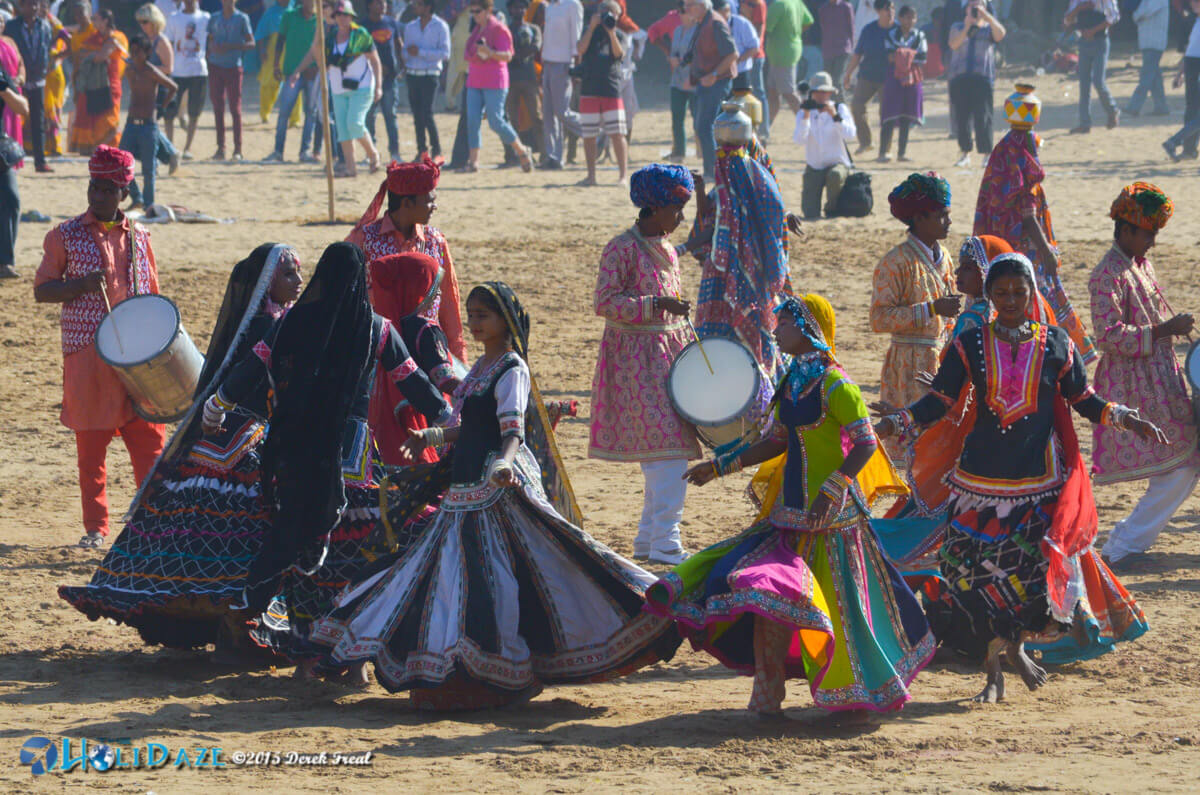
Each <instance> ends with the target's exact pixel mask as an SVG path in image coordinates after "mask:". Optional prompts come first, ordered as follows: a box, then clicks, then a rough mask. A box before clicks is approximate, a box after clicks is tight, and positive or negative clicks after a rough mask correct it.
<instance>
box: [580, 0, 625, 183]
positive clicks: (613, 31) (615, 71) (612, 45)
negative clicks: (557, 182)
mask: <svg viewBox="0 0 1200 795" xmlns="http://www.w3.org/2000/svg"><path fill="white" fill-rule="evenodd" d="M620 16H621V7H620V6H619V5H617V3H616V2H615V0H604V2H603V3H601V4H600V7H599V8H598V9H596V13H595V14H593V15H592V18H591V20H590V21H589V22H588V25H587V28H586V29H585V30H584V32H583V35H582V36H580V37H579V69H578V71H579V77H580V87H579V124H580V130H581V135H580V137H581V138H583V151H584V154H585V155H586V157H587V170H588V175H587V178H586V179H584V180H583V181H582V182H580V183H579V184H580V185H595V184H596V157H597V152H598V149H599V147H598V145H597V139H598V138H599V137H600V131H601V130H603V131H604V134H605V135H606V136H608V139H609V140H610V141H612V148H613V154H614V155H615V156H616V159H617V169H618V170H619V172H620V176H619V178H618V184H621V185H624V184H625V168H626V165H627V163H628V161H629V154H628V150H627V149H626V147H625V103H624V102H623V101H622V100H621V82H622V74H621V58H623V57H624V55H625V50H626V49H627V48H628V47H629V37H628V36H627V35H626V34H625V33H624V32H622V31H620V30H618V29H617V20H618V19H619V18H620Z"/></svg>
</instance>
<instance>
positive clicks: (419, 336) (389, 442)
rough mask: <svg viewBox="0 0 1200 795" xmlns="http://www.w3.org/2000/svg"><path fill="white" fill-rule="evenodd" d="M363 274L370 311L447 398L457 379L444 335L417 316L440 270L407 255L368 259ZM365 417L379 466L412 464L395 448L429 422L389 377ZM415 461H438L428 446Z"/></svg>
mask: <svg viewBox="0 0 1200 795" xmlns="http://www.w3.org/2000/svg"><path fill="white" fill-rule="evenodd" d="M367 272H368V278H369V279H370V283H371V289H370V297H371V305H372V306H373V307H374V308H375V312H376V313H377V314H379V315H382V316H383V317H385V318H387V319H388V320H389V321H391V323H392V325H394V326H395V327H396V330H397V331H399V332H400V336H401V337H403V338H404V345H405V346H406V347H407V348H408V351H409V353H410V354H411V355H412V358H413V360H414V361H415V362H416V363H417V366H418V367H420V368H421V369H422V370H424V371H425V374H426V375H427V376H429V381H430V383H432V384H433V385H434V386H436V387H437V388H438V389H440V390H441V391H442V392H444V393H446V394H451V393H453V392H454V390H455V389H456V388H457V387H458V384H459V381H460V378H459V375H458V374H457V373H456V372H455V369H454V363H453V360H452V359H451V357H450V347H449V344H448V343H447V341H446V335H445V334H444V333H443V332H442V329H441V327H440V326H438V324H437V323H434V322H433V321H432V320H429V319H428V318H426V317H424V316H423V314H422V313H424V312H425V311H426V310H427V309H428V307H429V306H430V305H431V304H432V303H433V301H434V300H436V298H437V295H438V291H439V290H440V288H441V285H442V280H443V279H444V278H445V272H444V271H443V270H442V267H441V266H440V265H438V263H437V260H435V259H434V258H433V257H431V256H429V255H428V254H422V253H420V252H416V251H412V252H409V253H407V254H388V255H386V256H383V257H380V258H379V259H377V260H372V261H371V263H370V265H368V266H367ZM367 416H368V420H369V422H370V425H371V432H372V434H374V437H375V443H376V445H377V446H378V447H379V453H380V455H381V456H382V457H383V460H384V463H386V464H389V465H391V466H407V465H410V464H412V463H413V462H412V460H411V459H408V458H404V457H402V456H401V455H400V445H402V444H404V442H405V441H407V440H408V437H409V436H411V435H412V432H413V431H415V430H418V429H420V428H427V427H429V424H428V423H427V422H426V420H425V415H423V414H421V412H419V411H417V410H416V409H414V408H413V407H412V405H411V404H410V403H409V402H408V401H407V400H405V399H404V396H403V395H402V394H400V390H399V389H398V388H397V387H396V386H395V384H393V383H392V382H391V379H388V378H376V379H375V387H374V391H373V392H372V393H371V408H370V412H369V413H368V415H367ZM417 460H418V461H419V462H428V463H432V462H434V461H437V460H438V455H437V451H436V450H435V449H434V448H432V447H427V448H426V449H425V451H424V452H422V453H421V455H420V456H419V457H418V459H417Z"/></svg>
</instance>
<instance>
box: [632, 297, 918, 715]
mask: <svg viewBox="0 0 1200 795" xmlns="http://www.w3.org/2000/svg"><path fill="white" fill-rule="evenodd" d="M777 314H778V318H779V322H778V326H777V327H776V330H775V337H776V340H777V341H778V343H779V347H780V349H781V350H783V351H784V352H785V353H787V354H790V355H791V356H793V357H794V358H793V359H792V363H791V366H790V367H789V368H788V371H787V375H786V376H785V378H784V380H783V382H782V384H781V385H780V387H779V389H778V391H777V392H776V395H775V399H774V401H773V403H774V406H775V417H776V421H775V423H774V425H773V426H772V433H771V435H770V436H769V437H768V438H766V439H764V440H762V441H760V442H758V443H757V444H755V445H753V446H752V447H750V448H749V449H748V450H746V451H745V452H742V453H740V454H738V455H733V456H729V457H727V458H718V459H715V460H713V461H706V462H704V463H701V464H697V465H696V466H694V467H692V468H691V469H690V470H689V472H688V477H689V479H690V480H691V482H692V483H694V484H696V485H703V484H705V483H707V482H708V481H710V480H712V479H713V478H714V477H717V476H720V475H725V474H728V473H730V472H735V471H737V470H739V469H741V468H742V467H744V466H752V465H754V464H758V463H762V462H764V461H769V460H770V459H773V458H775V457H776V456H779V455H780V454H781V453H784V452H786V453H787V458H786V462H785V463H784V464H783V468H782V483H781V484H777V485H776V486H775V487H774V488H771V489H769V490H768V492H767V494H768V497H767V499H764V500H763V512H762V513H761V514H760V515H759V521H758V522H756V523H755V524H754V525H752V526H751V527H750V528H749V529H748V530H746V531H745V532H743V533H741V534H740V535H737V536H734V537H733V538H731V539H728V540H726V541H722V542H720V543H719V544H716V545H714V546H711V547H709V548H708V549H706V550H704V551H702V552H699V553H697V554H696V555H694V556H692V557H691V558H689V559H688V560H687V561H686V562H685V563H683V564H682V565H680V566H678V567H676V568H675V570H674V571H673V572H671V573H670V574H668V575H667V576H666V577H664V578H663V579H661V580H659V581H658V582H657V583H655V584H654V586H653V587H651V588H650V590H649V591H648V592H647V595H646V601H647V610H648V611H650V612H652V613H656V614H658V615H664V616H669V617H670V618H672V619H674V620H675V621H676V622H677V623H678V625H679V629H680V631H681V632H683V633H684V634H685V635H687V637H688V638H689V639H690V640H691V642H692V645H693V646H694V647H695V648H697V649H704V650H705V651H707V652H709V653H710V654H712V655H713V656H714V657H716V658H717V659H718V660H720V661H721V662H723V663H724V664H725V665H727V666H729V667H730V668H733V669H734V670H735V671H739V672H741V673H745V674H753V675H754V690H753V693H752V695H751V697H750V710H751V711H753V712H757V713H759V714H760V715H762V716H764V717H770V716H779V715H781V714H782V711H781V705H782V702H783V696H784V680H785V679H787V678H789V677H802V678H805V679H807V680H808V681H809V688H810V689H811V691H812V695H813V699H814V700H815V701H816V702H817V704H818V706H821V707H824V708H826V709H829V710H875V711H886V710H893V709H898V708H900V707H901V706H903V705H904V703H905V702H906V701H908V700H909V698H910V696H909V692H908V685H909V683H910V682H911V681H912V680H913V678H914V677H915V676H916V675H917V672H918V671H920V670H921V668H923V667H924V666H925V663H926V662H927V661H928V660H929V658H930V657H931V656H932V655H933V651H934V639H933V635H932V634H931V633H930V632H929V626H928V625H927V624H926V622H925V616H924V614H923V613H922V612H921V607H920V605H919V604H918V603H917V599H916V597H915V596H913V593H912V591H910V590H909V589H908V587H907V586H906V585H905V584H904V582H903V580H901V578H900V575H899V573H897V571H896V569H895V568H894V567H893V566H892V565H891V564H890V563H889V562H888V561H887V559H886V558H885V557H884V555H883V553H882V552H881V551H880V549H879V546H878V544H877V543H876V541H875V535H874V533H873V532H872V530H871V526H870V507H869V506H870V503H871V500H872V498H873V497H874V496H875V495H876V494H878V493H880V492H883V491H889V490H899V489H901V488H902V487H900V486H899V485H898V483H897V481H896V473H895V471H894V470H893V469H892V468H891V466H890V463H889V462H888V461H887V459H886V457H884V456H883V454H882V453H881V452H880V451H879V449H878V446H877V443H876V440H875V434H874V432H873V431H872V429H871V422H870V419H869V416H868V414H867V407H866V405H865V404H864V403H863V399H862V395H861V394H860V393H859V390H858V387H857V386H856V385H855V384H854V383H852V382H851V381H850V380H849V379H848V378H847V377H846V373H845V371H843V370H842V369H841V367H840V366H839V365H838V364H837V362H836V360H835V359H834V350H833V335H834V316H833V308H832V307H831V306H830V305H829V302H828V301H826V300H825V299H824V298H822V297H821V296H818V295H808V296H805V297H804V299H803V300H800V299H798V298H795V297H789V298H787V299H786V300H785V301H784V303H783V304H782V305H781V306H780V308H779V309H778V310H777ZM843 451H847V452H843ZM768 466H770V465H768ZM767 468H768V467H764V469H767ZM763 475H764V472H762V471H760V473H759V476H758V477H756V480H758V479H759V478H760V477H762V476H763ZM776 480H777V479H776Z"/></svg>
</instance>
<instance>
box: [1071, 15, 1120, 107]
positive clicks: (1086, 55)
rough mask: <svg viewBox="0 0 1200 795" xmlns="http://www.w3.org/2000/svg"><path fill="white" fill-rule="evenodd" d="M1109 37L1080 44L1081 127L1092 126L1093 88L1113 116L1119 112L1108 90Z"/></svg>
mask: <svg viewBox="0 0 1200 795" xmlns="http://www.w3.org/2000/svg"><path fill="white" fill-rule="evenodd" d="M1108 48H1109V40H1108V36H1101V37H1099V38H1094V39H1092V40H1091V41H1086V40H1085V41H1080V42H1079V126H1080V127H1091V126H1092V109H1091V104H1092V86H1093V85H1094V86H1096V96H1098V97H1099V98H1100V104H1101V105H1103V106H1104V110H1105V111H1106V112H1107V113H1108V114H1109V115H1110V116H1111V115H1112V114H1114V113H1115V112H1116V110H1117V105H1116V103H1114V102H1113V96H1112V92H1111V91H1109V90H1108Z"/></svg>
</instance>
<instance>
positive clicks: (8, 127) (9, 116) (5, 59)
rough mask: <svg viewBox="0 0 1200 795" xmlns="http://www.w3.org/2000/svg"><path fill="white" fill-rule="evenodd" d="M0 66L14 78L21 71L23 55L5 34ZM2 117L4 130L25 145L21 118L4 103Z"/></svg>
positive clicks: (1, 40)
mask: <svg viewBox="0 0 1200 795" xmlns="http://www.w3.org/2000/svg"><path fill="white" fill-rule="evenodd" d="M0 67H3V68H4V71H5V73H6V74H7V75H8V76H9V77H12V78H14V80H15V78H16V76H17V72H19V71H21V55H20V53H18V52H17V48H16V45H14V44H13V43H12V41H11V40H9V39H8V38H7V37H5V36H0ZM13 90H14V91H16V92H17V93H18V94H19V93H21V89H19V88H14V89H13ZM0 117H2V118H3V119H4V132H6V133H8V134H9V136H10V137H12V138H13V140H15V141H16V142H17V143H19V144H21V145H22V146H24V144H25V136H24V135H23V134H22V132H21V127H22V123H21V118H20V117H19V116H17V114H15V113H13V112H12V111H11V110H9V109H8V108H7V107H5V106H3V105H0ZM17 168H20V166H17Z"/></svg>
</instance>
